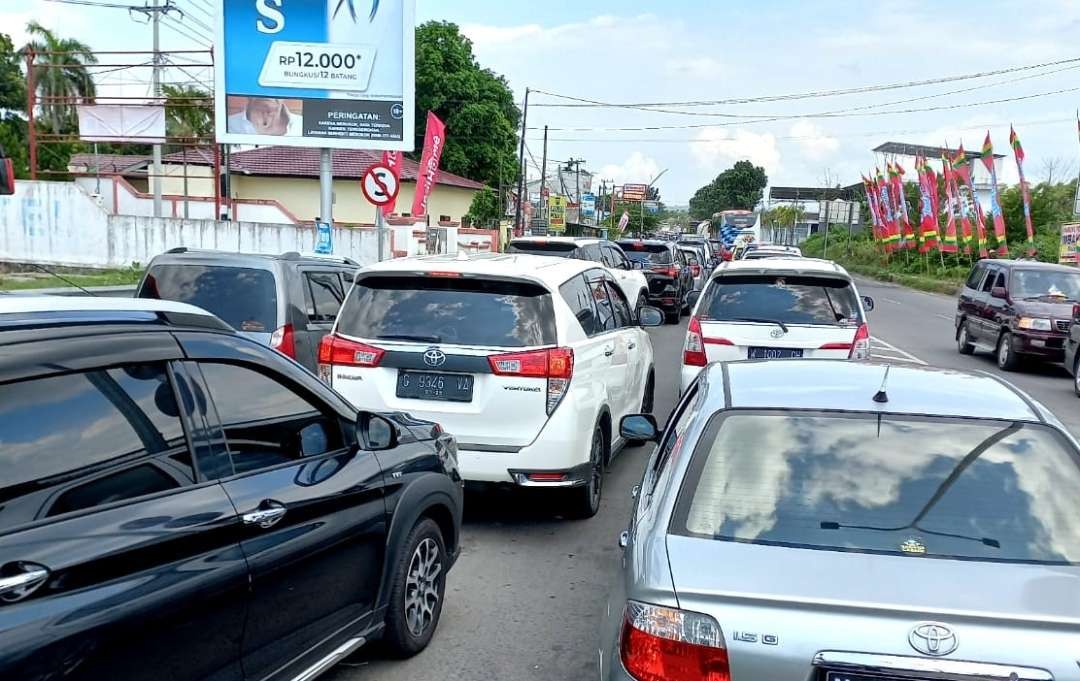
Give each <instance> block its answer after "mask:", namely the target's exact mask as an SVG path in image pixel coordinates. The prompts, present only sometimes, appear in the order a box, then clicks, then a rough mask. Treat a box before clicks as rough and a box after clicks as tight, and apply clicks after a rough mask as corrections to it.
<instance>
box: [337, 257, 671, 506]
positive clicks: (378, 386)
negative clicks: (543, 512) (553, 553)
mask: <svg viewBox="0 0 1080 681" xmlns="http://www.w3.org/2000/svg"><path fill="white" fill-rule="evenodd" d="M639 315H640V319H638V317H637V316H635V313H634V311H633V309H632V308H631V306H630V305H629V303H628V302H627V300H626V296H625V295H624V294H623V292H622V290H621V289H620V287H619V286H618V284H617V283H616V282H615V279H614V277H613V276H612V275H611V274H610V273H609V272H607V271H606V270H605V268H603V267H602V266H599V265H598V264H597V263H593V262H589V261H582V260H571V259H567V260H560V259H555V258H547V257H539V256H532V255H513V254H485V255H476V256H471V257H464V256H425V257H418V258H405V259H398V260H390V261H386V262H382V263H378V264H375V265H372V266H370V267H366V268H364V269H362V270H360V272H358V273H357V275H356V282H355V284H354V285H353V287H352V289H351V290H350V291H349V293H348V296H347V297H346V300H345V303H344V304H343V305H342V307H341V311H340V313H339V314H338V318H337V321H336V322H335V324H334V329H333V332H332V333H331V334H329V335H328V336H326V338H325V339H324V340H323V342H322V345H321V346H320V350H319V375H320V377H321V378H322V379H323V380H325V381H327V382H329V383H330V385H332V386H333V387H334V389H336V390H337V391H338V392H339V393H341V394H342V395H344V396H345V397H346V398H347V399H348V400H350V401H351V402H352V403H353V404H355V405H363V406H364V408H365V409H369V410H373V411H402V412H408V413H410V414H413V415H415V416H416V417H418V418H422V419H426V420H430V421H435V422H437V423H439V424H440V425H441V426H442V427H443V428H444V429H445V430H446V431H448V432H450V433H452V434H453V435H455V436H456V437H457V441H458V461H459V468H460V470H461V474H462V477H463V478H464V479H465V480H467V481H474V482H484V483H511V484H516V485H520V486H527V487H551V488H559V489H564V490H566V491H567V493H568V494H569V496H570V497H571V498H570V503H571V508H570V509H569V510H570V511H571V512H572V513H574V514H575V515H578V516H584V517H587V516H591V515H593V514H595V513H596V511H597V509H598V507H599V503H600V490H601V486H602V480H603V473H604V468H605V466H606V464H607V462H608V461H609V460H610V458H611V456H612V455H613V453H615V452H617V451H618V450H619V448H621V447H622V445H623V444H625V443H624V442H623V441H622V440H621V438H620V437H619V435H618V432H619V420H620V419H621V418H622V417H623V416H625V415H626V414H631V413H637V412H641V411H645V412H648V411H651V409H652V402H653V391H654V387H655V377H654V372H653V349H652V343H651V342H650V340H649V335H648V333H646V331H645V329H644V328H642V324H644V325H648V326H654V325H659V324H661V323H662V321H663V316H662V314H661V313H660V311H659V310H656V309H654V308H649V307H646V308H643V309H642V310H640V311H639Z"/></svg>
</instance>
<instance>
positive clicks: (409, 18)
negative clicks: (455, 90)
mask: <svg viewBox="0 0 1080 681" xmlns="http://www.w3.org/2000/svg"><path fill="white" fill-rule="evenodd" d="M414 11H415V0H304V1H302V2H283V1H282V0H217V16H218V23H217V39H216V41H215V46H214V52H215V58H216V61H217V68H216V69H215V88H214V92H215V97H214V106H215V112H216V121H217V130H216V138H217V141H218V142H224V143H231V144H283V145H287V146H294V147H331V148H339V149H389V150H403V151H412V149H413V127H414V120H413V106H414V87H415V83H414V79H413V71H414V66H413V58H414V55H413V43H414V33H413V31H414V25H413V24H414Z"/></svg>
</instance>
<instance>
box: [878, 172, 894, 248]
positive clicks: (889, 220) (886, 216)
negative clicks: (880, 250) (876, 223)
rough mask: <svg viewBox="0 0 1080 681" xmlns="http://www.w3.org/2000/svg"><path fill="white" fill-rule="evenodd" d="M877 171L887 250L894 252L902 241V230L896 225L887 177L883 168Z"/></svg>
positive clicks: (879, 205)
mask: <svg viewBox="0 0 1080 681" xmlns="http://www.w3.org/2000/svg"><path fill="white" fill-rule="evenodd" d="M876 170H877V195H878V209H879V210H880V211H881V219H882V222H884V223H885V250H886V251H892V250H895V249H896V246H897V245H898V242H899V241H900V228H899V227H898V226H897V224H896V217H895V214H894V213H893V209H892V201H891V199H890V198H889V186H888V185H887V184H886V183H885V176H884V175H883V174H882V173H881V168H877V169H876Z"/></svg>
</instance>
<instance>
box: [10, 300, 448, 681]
mask: <svg viewBox="0 0 1080 681" xmlns="http://www.w3.org/2000/svg"><path fill="white" fill-rule="evenodd" d="M0 441H2V442H3V446H2V447H0V641H2V642H3V644H2V645H0V678H2V679H18V680H19V681H35V680H44V679H61V678H62V679H66V680H69V681H75V680H86V681H90V680H93V681H100V680H103V679H109V680H110V681H124V680H128V679H149V680H155V681H157V680H165V679H168V680H169V681H185V680H188V679H191V680H194V679H214V680H215V681H241V680H243V679H260V680H274V681H277V680H285V679H298V678H311V677H313V676H314V675H316V674H317V673H318V672H320V671H322V670H323V669H326V668H327V667H329V666H330V665H331V664H333V663H334V662H336V661H337V660H339V659H341V658H342V657H344V656H345V655H347V654H348V653H350V652H352V651H353V650H355V649H356V648H358V647H359V646H361V645H362V644H363V643H365V642H366V641H370V640H372V639H375V638H378V637H382V638H383V639H384V641H385V642H386V643H387V645H388V647H389V649H390V650H391V651H394V652H396V653H399V654H402V655H408V654H412V653H415V652H417V651H419V650H421V649H423V648H424V647H425V646H426V645H427V643H428V641H429V640H430V638H431V636H432V634H433V632H434V630H435V627H436V625H437V623H438V619H439V615H440V612H441V607H442V601H443V596H444V593H445V584H446V582H445V579H446V572H447V570H448V569H449V568H450V567H451V565H453V563H454V560H455V558H456V557H457V555H458V546H459V543H458V542H459V535H460V527H461V512H462V487H461V480H460V477H459V475H458V472H457V464H456V456H457V454H456V443H455V442H454V439H453V438H452V437H450V436H449V435H446V434H444V433H443V432H442V431H441V429H440V428H439V427H438V426H436V425H434V424H432V423H428V422H423V421H417V420H414V419H412V418H410V417H408V416H406V415H403V414H374V413H369V412H360V413H359V414H358V413H357V411H356V409H355V408H353V407H351V406H350V405H349V404H348V403H347V402H346V401H345V400H344V399H343V398H341V397H340V396H339V395H338V394H337V393H335V392H334V391H333V390H331V389H330V388H328V387H327V386H326V385H324V384H323V383H322V382H321V381H319V380H318V379H317V378H316V377H315V376H313V375H312V374H310V373H308V372H307V371H305V370H304V369H303V368H301V367H300V366H298V365H297V364H296V363H294V362H291V361H289V360H287V359H285V358H284V357H282V356H281V355H280V354H278V353H276V352H274V351H273V350H271V349H269V348H267V347H266V346H263V345H261V344H258V343H256V342H254V341H252V340H250V339H248V338H245V337H243V336H241V335H238V334H236V333H235V332H233V331H232V330H230V329H228V327H227V326H226V325H225V324H224V322H222V321H221V320H220V319H218V318H216V317H214V316H212V315H209V314H207V313H205V312H203V311H201V310H199V309H197V308H194V307H192V306H190V305H181V304H178V303H169V302H161V301H145V300H144V301H140V300H132V299H128V300H126V301H125V300H123V299H118V298H60V297H56V298H46V297H41V296H36V297H26V298H23V297H21V296H20V297H18V298H16V297H14V296H9V297H7V298H5V299H0Z"/></svg>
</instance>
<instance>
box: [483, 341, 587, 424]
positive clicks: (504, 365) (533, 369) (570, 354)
mask: <svg viewBox="0 0 1080 681" xmlns="http://www.w3.org/2000/svg"><path fill="white" fill-rule="evenodd" d="M488 364H490V365H491V371H492V373H494V374H495V375H496V376H523V377H525V378H546V379H547V413H548V416H550V415H551V414H552V413H554V411H555V408H556V407H558V406H559V403H560V402H562V400H563V397H565V396H566V393H567V392H568V391H569V390H570V379H571V378H573V376H574V350H573V349H572V348H548V349H546V350H526V351H525V352H508V353H506V354H502V355H490V356H488Z"/></svg>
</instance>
